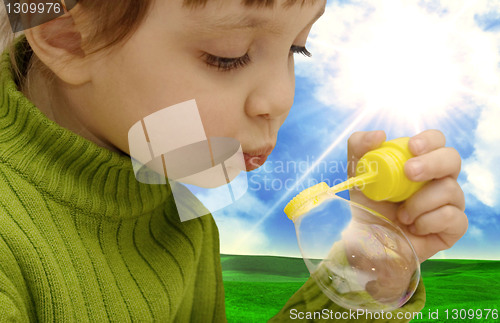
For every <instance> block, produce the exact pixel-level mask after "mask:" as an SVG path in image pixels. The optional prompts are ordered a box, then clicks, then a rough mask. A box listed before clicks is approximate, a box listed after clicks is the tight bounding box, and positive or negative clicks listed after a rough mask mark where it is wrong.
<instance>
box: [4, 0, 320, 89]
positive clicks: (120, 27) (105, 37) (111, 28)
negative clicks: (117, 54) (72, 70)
mask: <svg viewBox="0 0 500 323" xmlns="http://www.w3.org/2000/svg"><path fill="white" fill-rule="evenodd" d="M156 1H161V0H156ZM163 1H168V0H163ZM208 1H209V0H183V6H184V7H187V8H192V9H194V8H197V7H203V6H205V5H206V4H207V2H208ZM152 2H153V0H106V1H102V0H79V1H78V5H79V6H80V7H81V9H82V12H84V14H85V15H86V16H88V17H90V19H86V21H87V26H82V28H83V30H86V31H88V34H87V37H86V38H85V39H84V40H83V41H82V44H81V47H82V48H83V49H84V50H85V53H86V54H93V53H96V52H98V51H101V50H103V49H106V48H111V47H112V46H114V45H117V44H119V43H120V42H122V41H124V40H126V39H127V37H128V36H130V35H131V34H132V33H133V32H134V31H135V30H136V28H137V27H138V26H139V25H140V23H141V22H142V21H143V19H144V18H145V16H146V14H147V13H148V11H149V9H150V7H151V5H152ZM275 2H276V1H275V0H241V3H242V4H243V5H244V6H246V7H266V8H271V7H274V5H275ZM308 2H309V3H314V2H315V0H286V1H285V2H284V3H283V7H285V8H286V7H290V6H292V5H294V4H296V3H300V4H301V5H304V4H305V3H308ZM4 15H5V14H4ZM0 20H3V26H0V27H1V29H0V32H2V33H4V36H5V34H7V35H8V34H12V33H10V32H8V19H6V18H3V17H2V19H0ZM0 24H1V23H0ZM13 39H14V35H12V37H8V36H7V40H6V41H5V39H4V41H5V44H4V46H6V47H8V48H10V53H11V59H12V66H13V70H14V72H15V74H16V75H17V76H18V78H19V80H20V83H23V81H24V79H23V76H22V74H23V73H21V72H20V71H19V68H18V66H17V64H16V61H15V57H14V55H13V53H14V46H13ZM0 48H3V47H0ZM31 69H39V70H44V69H46V67H45V66H44V65H43V63H41V62H40V61H39V60H38V58H37V57H36V55H31V59H30V61H29V63H28V64H27V66H26V71H24V72H27V71H29V70H31ZM44 74H46V75H47V76H48V75H49V74H50V71H48V70H46V71H45V73H44Z"/></svg>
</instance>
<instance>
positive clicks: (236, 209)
mask: <svg viewBox="0 0 500 323" xmlns="http://www.w3.org/2000/svg"><path fill="white" fill-rule="evenodd" d="M307 47H308V49H309V51H310V52H312V54H313V57H312V58H305V57H304V58H302V57H298V56H296V75H297V78H296V97H295V102H294V105H293V107H292V110H291V112H290V115H289V117H288V119H287V120H286V122H285V124H284V125H283V127H282V128H281V130H280V132H279V137H278V143H277V146H276V148H275V150H274V152H273V153H272V154H271V156H270V157H269V159H268V161H267V162H266V164H265V165H264V166H262V167H261V168H260V169H257V170H255V171H253V172H250V173H249V174H248V180H249V191H248V192H247V193H246V194H245V195H244V196H243V197H242V198H241V199H240V200H238V201H237V202H236V203H235V204H232V205H230V206H228V207H226V208H224V209H222V210H219V211H216V212H214V213H213V214H214V217H215V219H216V221H217V224H218V226H219V231H220V236H221V252H222V253H232V254H270V255H285V256H294V257H299V256H300V252H299V249H298V246H297V240H296V235H295V229H294V225H293V223H292V222H291V221H290V220H289V219H288V218H287V217H286V215H285V214H284V213H283V208H284V206H285V205H286V203H287V202H288V201H289V200H290V199H291V198H292V197H293V196H295V194H297V193H298V192H299V191H300V190H302V189H304V188H306V187H309V186H311V185H312V184H315V183H317V181H318V180H326V181H327V182H328V183H329V184H332V183H334V182H340V181H341V180H345V179H346V177H347V175H346V172H345V165H346V155H347V152H346V150H347V138H348V137H349V135H350V134H351V133H352V132H354V131H359V130H375V129H382V130H385V131H386V133H387V136H388V138H396V137H401V136H412V135H415V134H416V133H418V132H419V131H422V130H424V129H430V128H435V129H439V130H441V131H442V132H443V133H444V134H445V135H446V138H447V146H451V147H454V148H455V149H457V150H458V152H459V153H460V155H461V157H462V172H461V174H460V177H459V183H460V184H461V186H462V188H463V190H464V192H465V196H466V204H467V209H466V213H467V215H468V217H469V230H468V232H467V233H466V235H465V236H464V237H463V238H462V239H461V240H460V241H459V242H458V243H457V244H456V245H455V246H453V247H452V248H451V249H449V250H446V251H444V252H440V253H438V254H437V255H436V256H435V257H436V258H478V259H500V235H499V234H498V232H499V230H500V208H499V207H500V187H499V183H500V167H499V166H498V165H500V95H499V94H498V93H500V1H492V0H484V1H455V0H453V1H452V0H449V1H437V0H436V1H424V0H421V1H404V2H399V1H398V2H395V1H383V0H379V1H378V0H377V1H352V2H346V1H329V2H328V5H327V11H326V13H325V15H324V16H323V17H322V18H321V19H320V20H319V21H318V22H317V24H316V25H315V26H314V27H313V29H312V31H311V34H310V37H309V40H308V45H307ZM325 152H327V153H326V154H325ZM323 154H325V156H324V158H323V159H321V161H319V167H317V168H315V169H313V170H312V171H311V172H310V173H309V174H308V175H307V176H305V177H304V173H305V172H306V171H307V170H308V169H310V168H311V165H313V163H314V162H315V161H318V160H319V158H320V156H321V155H323ZM302 177H304V180H303V181H301V182H299V181H298V179H299V178H302Z"/></svg>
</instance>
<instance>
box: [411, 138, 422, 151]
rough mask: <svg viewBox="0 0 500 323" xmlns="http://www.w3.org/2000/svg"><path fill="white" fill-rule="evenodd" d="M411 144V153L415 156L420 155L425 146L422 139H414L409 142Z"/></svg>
mask: <svg viewBox="0 0 500 323" xmlns="http://www.w3.org/2000/svg"><path fill="white" fill-rule="evenodd" d="M411 144H412V145H413V151H414V152H415V153H417V154H419V153H421V152H422V151H424V148H425V147H424V146H425V142H424V140H423V139H421V138H415V139H413V140H412V141H411Z"/></svg>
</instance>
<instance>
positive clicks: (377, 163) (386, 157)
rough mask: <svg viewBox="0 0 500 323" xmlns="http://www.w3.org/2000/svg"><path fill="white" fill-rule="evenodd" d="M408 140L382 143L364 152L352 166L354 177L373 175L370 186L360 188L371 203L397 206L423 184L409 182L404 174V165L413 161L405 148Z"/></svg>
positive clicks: (398, 139)
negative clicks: (386, 203) (355, 164)
mask: <svg viewBox="0 0 500 323" xmlns="http://www.w3.org/2000/svg"><path fill="white" fill-rule="evenodd" d="M409 140H410V138H408V137H403V138H397V139H393V140H390V141H387V142H384V143H383V144H382V145H381V146H380V148H377V149H375V150H372V151H369V152H367V153H366V154H365V155H364V156H363V157H362V158H361V159H360V160H359V162H358V164H357V166H356V176H360V175H362V174H365V173H376V174H377V175H376V178H375V180H374V181H373V183H369V184H366V185H364V187H360V189H361V191H362V192H363V194H364V195H366V197H368V198H370V199H372V200H374V201H382V200H386V201H390V202H400V201H404V200H406V199H407V198H409V197H410V196H411V195H412V194H413V193H415V192H416V191H418V190H419V189H420V188H421V187H422V186H423V185H424V184H425V182H413V181H411V180H409V179H408V177H406V175H405V173H404V164H405V162H406V161H407V160H408V159H410V158H412V157H414V156H413V155H412V154H411V152H410V150H409V148H408V141H409Z"/></svg>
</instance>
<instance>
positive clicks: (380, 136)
mask: <svg viewBox="0 0 500 323" xmlns="http://www.w3.org/2000/svg"><path fill="white" fill-rule="evenodd" d="M385 139H386V136H385V132H384V131H383V130H376V131H358V132H355V133H353V134H352V135H351V136H350V137H349V139H348V140H347V159H348V162H349V164H350V165H349V166H350V167H348V169H347V173H348V175H349V177H351V176H354V173H355V169H356V164H357V162H358V160H359V159H360V158H361V157H363V155H364V154H366V153H367V152H368V151H370V150H373V149H376V148H378V147H379V146H380V145H381V144H382V143H383V142H384V141H385Z"/></svg>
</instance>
